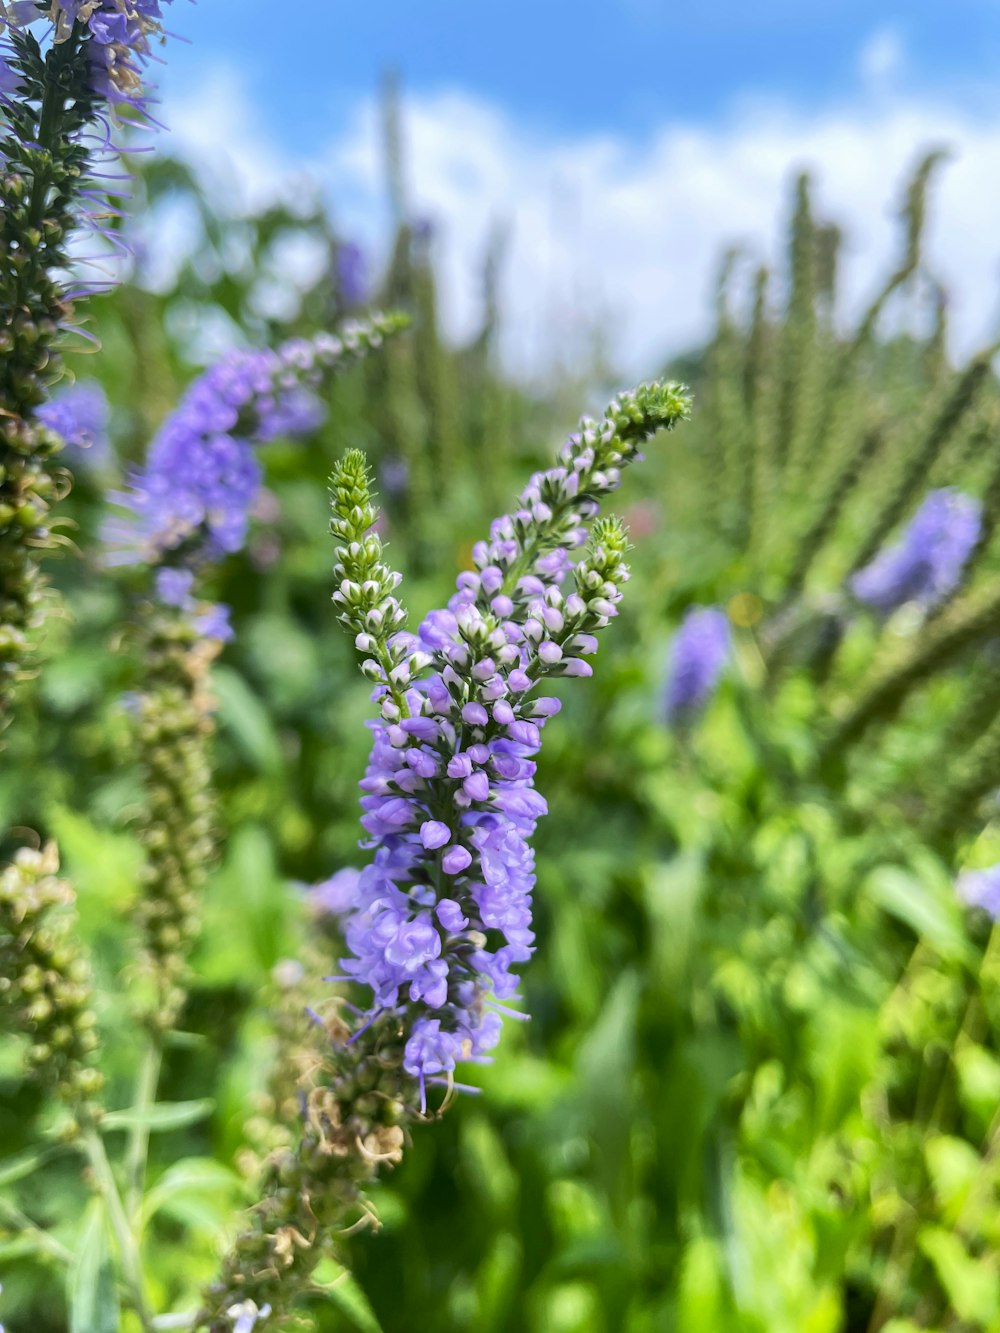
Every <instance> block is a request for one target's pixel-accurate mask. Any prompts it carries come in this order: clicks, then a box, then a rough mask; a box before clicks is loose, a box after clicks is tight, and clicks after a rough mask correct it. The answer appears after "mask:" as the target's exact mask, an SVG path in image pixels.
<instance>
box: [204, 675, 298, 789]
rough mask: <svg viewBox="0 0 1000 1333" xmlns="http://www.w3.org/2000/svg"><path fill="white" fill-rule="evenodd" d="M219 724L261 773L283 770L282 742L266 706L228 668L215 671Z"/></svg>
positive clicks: (241, 679) (244, 682) (214, 685)
mask: <svg viewBox="0 0 1000 1333" xmlns="http://www.w3.org/2000/svg"><path fill="white" fill-rule="evenodd" d="M212 690H213V692H214V694H215V696H216V698H217V699H218V701H219V723H220V725H221V726H222V728H223V730H225V731H227V732H228V733H229V734H230V735H231V736H232V738H233V740H234V741H235V742H236V743H237V745H238V746H239V747H240V749H241V750H242V751H243V754H244V755H245V757H246V758H247V759H248V760H249V761H250V762H251V763H252V764H253V765H254V766H255V767H256V768H257V769H258V770H259V771H260V772H262V773H271V774H274V773H278V772H280V771H281V743H280V741H279V739H278V734H277V732H276V731H275V729H274V724H273V723H272V721H271V719H270V717H269V716H268V713H267V710H266V709H265V707H264V705H263V704H262V703H261V701H260V699H258V697H257V695H256V694H254V692H253V690H251V688H250V686H249V685H248V684H247V683H246V681H245V680H244V679H243V677H242V676H240V675H238V674H237V673H236V672H235V671H231V670H230V669H229V668H228V667H216V669H215V670H214V671H213V672H212Z"/></svg>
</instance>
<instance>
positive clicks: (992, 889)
mask: <svg viewBox="0 0 1000 1333" xmlns="http://www.w3.org/2000/svg"><path fill="white" fill-rule="evenodd" d="M955 892H956V893H957V894H958V897H959V898H960V900H961V901H962V902H963V903H965V904H966V905H967V906H968V907H981V908H982V909H983V911H984V912H986V913H987V915H988V916H990V917H991V918H992V919H993V920H994V921H1000V864H998V865H995V866H988V867H987V868H986V869H985V870H963V871H962V873H961V874H960V875H959V877H958V879H957V880H956V882H955Z"/></svg>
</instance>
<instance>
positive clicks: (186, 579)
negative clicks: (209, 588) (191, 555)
mask: <svg viewBox="0 0 1000 1333" xmlns="http://www.w3.org/2000/svg"><path fill="white" fill-rule="evenodd" d="M154 586H155V588H156V595H157V597H158V598H159V600H160V601H161V602H162V603H163V605H164V606H172V607H174V608H176V609H177V610H178V611H183V612H184V614H185V615H186V616H187V618H188V621H189V623H190V624H191V625H192V626H193V628H194V629H195V630H196V631H197V633H198V634H200V635H201V636H202V638H204V639H216V640H217V641H218V642H219V643H228V642H229V640H230V639H231V638H232V637H233V631H232V627H231V626H230V624H229V607H228V606H224V605H223V604H222V603H221V602H217V603H210V602H200V601H198V599H197V598H196V597H195V595H194V570H192V569H175V568H166V569H160V570H157V573H156V579H155V581H154Z"/></svg>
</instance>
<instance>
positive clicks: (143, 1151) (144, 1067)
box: [125, 1033, 163, 1225]
mask: <svg viewBox="0 0 1000 1333" xmlns="http://www.w3.org/2000/svg"><path fill="white" fill-rule="evenodd" d="M162 1063H163V1047H162V1043H161V1040H160V1037H159V1034H158V1033H154V1034H153V1035H152V1036H151V1037H150V1040H149V1043H148V1045H147V1046H146V1050H145V1051H144V1053H143V1057H142V1064H141V1065H140V1067H139V1077H138V1080H137V1082H136V1090H135V1102H134V1106H135V1110H136V1118H135V1121H134V1123H133V1125H132V1131H131V1134H130V1135H129V1144H128V1155H127V1157H126V1159H125V1181H126V1186H125V1208H126V1210H127V1213H128V1217H129V1218H130V1220H131V1222H132V1224H133V1225H134V1224H135V1219H136V1216H137V1215H138V1212H139V1209H140V1208H141V1207H142V1198H143V1194H144V1193H145V1190H146V1163H147V1161H148V1159H149V1121H148V1119H147V1116H146V1112H147V1111H148V1110H149V1108H150V1107H151V1106H152V1105H153V1104H154V1102H155V1101H156V1089H157V1085H158V1083H159V1079H160V1067H161V1065H162Z"/></svg>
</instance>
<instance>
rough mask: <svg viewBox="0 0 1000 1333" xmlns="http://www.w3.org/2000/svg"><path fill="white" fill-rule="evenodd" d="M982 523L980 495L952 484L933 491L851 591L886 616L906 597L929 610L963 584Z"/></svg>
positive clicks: (861, 573) (852, 583) (859, 575)
mask: <svg viewBox="0 0 1000 1333" xmlns="http://www.w3.org/2000/svg"><path fill="white" fill-rule="evenodd" d="M981 528H982V510H981V506H980V504H979V502H978V501H977V500H973V499H971V498H970V497H969V496H967V495H963V494H962V493H961V492H960V491H956V490H953V489H952V488H950V487H944V488H942V489H941V490H936V491H931V492H930V494H929V495H928V496H927V497H926V499H925V500H924V502H923V504H922V505H921V506H920V508H919V509H918V510H917V512H916V514H914V516H913V518H912V519H911V520H910V522H909V524H908V525H907V527H906V530H905V532H904V533H903V535H902V537H901V538H900V540H899V541H898V542H896V543H895V544H894V545H892V546H889V547H887V548H886V549H885V550H884V551H882V552H881V553H880V554H879V555H877V556H876V557H875V559H874V560H873V561H872V562H871V564H869V565H866V566H865V567H864V569H861V570H859V571H858V573H857V574H855V575H854V577H853V578H852V579H851V581H850V588H851V592H853V594H854V596H855V597H857V598H858V599H859V600H860V601H862V602H865V603H866V604H867V605H868V606H870V607H872V608H873V609H874V610H876V611H879V612H881V613H882V614H883V615H887V614H889V612H891V611H895V610H896V609H897V608H898V607H900V606H903V605H904V604H905V603H906V602H917V603H919V604H920V605H922V606H923V607H924V608H925V609H928V610H929V609H930V608H931V607H933V606H935V605H936V604H937V603H938V602H940V601H942V600H943V599H944V598H945V597H947V596H949V594H951V593H952V592H954V591H955V589H956V588H957V587H958V584H959V582H960V580H961V577H962V571H963V569H964V568H965V563H966V561H967V560H968V558H969V556H970V555H971V553H972V550H973V548H974V547H975V545H976V542H977V541H978V540H979V534H980V531H981Z"/></svg>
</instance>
